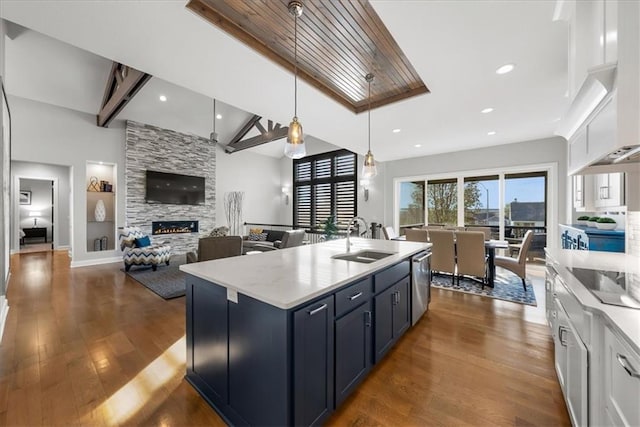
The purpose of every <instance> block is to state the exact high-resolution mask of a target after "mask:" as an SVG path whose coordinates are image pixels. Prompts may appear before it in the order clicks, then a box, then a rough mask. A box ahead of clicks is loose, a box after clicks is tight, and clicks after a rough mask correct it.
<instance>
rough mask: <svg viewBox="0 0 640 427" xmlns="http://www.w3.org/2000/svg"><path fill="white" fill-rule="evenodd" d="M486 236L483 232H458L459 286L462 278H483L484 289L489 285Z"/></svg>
mask: <svg viewBox="0 0 640 427" xmlns="http://www.w3.org/2000/svg"><path fill="white" fill-rule="evenodd" d="M484 241H485V234H484V233H483V232H481V231H458V232H457V233H456V266H457V277H458V284H460V277H461V276H465V275H467V276H473V277H479V278H482V287H483V288H484V285H485V284H486V283H487V254H486V250H485V247H484Z"/></svg>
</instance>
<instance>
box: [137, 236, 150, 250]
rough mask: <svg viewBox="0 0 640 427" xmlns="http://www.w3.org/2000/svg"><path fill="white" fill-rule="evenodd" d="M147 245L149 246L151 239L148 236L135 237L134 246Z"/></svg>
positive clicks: (141, 246) (142, 246) (144, 246)
mask: <svg viewBox="0 0 640 427" xmlns="http://www.w3.org/2000/svg"><path fill="white" fill-rule="evenodd" d="M147 246H151V239H149V236H144V237H140V238H137V239H136V247H138V248H146V247H147Z"/></svg>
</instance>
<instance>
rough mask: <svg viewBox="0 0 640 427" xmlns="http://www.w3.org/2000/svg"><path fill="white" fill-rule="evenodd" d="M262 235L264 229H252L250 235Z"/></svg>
mask: <svg viewBox="0 0 640 427" xmlns="http://www.w3.org/2000/svg"><path fill="white" fill-rule="evenodd" d="M260 233H262V228H250V229H249V234H260Z"/></svg>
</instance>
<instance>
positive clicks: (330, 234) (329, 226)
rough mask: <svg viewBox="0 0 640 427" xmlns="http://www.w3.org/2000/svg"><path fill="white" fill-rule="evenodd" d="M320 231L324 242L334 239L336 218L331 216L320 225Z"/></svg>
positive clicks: (335, 235)
mask: <svg viewBox="0 0 640 427" xmlns="http://www.w3.org/2000/svg"><path fill="white" fill-rule="evenodd" d="M322 229H323V231H324V238H325V239H326V240H332V239H335V238H336V237H337V235H338V226H337V225H336V218H335V217H334V216H333V215H331V216H330V217H328V218H327V219H326V220H324V222H323V223H322Z"/></svg>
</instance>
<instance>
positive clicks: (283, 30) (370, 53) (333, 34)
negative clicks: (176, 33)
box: [186, 0, 429, 113]
mask: <svg viewBox="0 0 640 427" xmlns="http://www.w3.org/2000/svg"><path fill="white" fill-rule="evenodd" d="M288 3H289V0H249V1H244V0H190V1H189V3H188V4H187V6H186V7H188V8H189V9H191V10H192V11H194V12H195V13H197V14H198V15H200V16H201V17H203V18H204V19H206V20H207V21H209V22H210V23H212V24H214V25H216V26H217V27H220V28H221V29H222V30H224V31H226V32H227V33H229V34H231V35H232V36H234V37H236V38H237V39H239V40H240V41H242V42H244V43H245V44H247V45H248V46H250V47H251V48H253V49H254V50H256V51H258V52H259V53H261V54H263V55H264V56H266V57H267V58H269V59H271V60H273V61H274V62H276V63H278V64H280V65H281V66H283V67H285V68H286V69H289V70H291V72H293V70H294V55H293V51H294V18H293V16H292V15H290V14H289V12H288V10H287V5H288ZM303 6H304V11H303V13H302V16H300V17H299V18H298V76H299V77H300V78H302V79H304V80H305V81H306V82H307V83H309V84H311V85H313V86H315V87H316V88H318V89H319V90H321V91H322V92H324V93H325V94H327V95H328V96H330V97H332V98H333V99H335V100H336V101H338V102H339V103H341V104H342V105H344V106H345V107H347V108H349V109H351V110H352V111H354V112H356V113H360V112H362V111H367V109H368V101H369V100H368V85H367V82H366V80H365V75H367V73H369V72H372V73H373V74H374V76H375V79H374V81H373V83H372V85H371V108H376V107H380V106H382V105H387V104H390V103H393V102H396V101H400V100H402V99H406V98H409V97H412V96H416V95H420V94H423V93H428V92H429V89H428V88H427V86H426V85H425V84H424V82H423V81H422V79H421V78H420V76H419V75H418V73H417V72H416V70H415V69H414V68H413V66H412V65H411V63H410V62H409V60H408V59H407V57H406V56H405V55H404V53H403V52H402V50H401V49H400V47H399V46H398V44H397V43H396V42H395V40H394V39H393V37H392V36H391V34H390V33H389V30H387V28H386V27H385V26H384V23H383V22H382V20H381V19H380V17H378V15H377V14H376V12H375V10H374V9H373V7H372V6H371V5H370V4H369V2H368V1H367V0H358V1H354V0H304V1H303Z"/></svg>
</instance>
